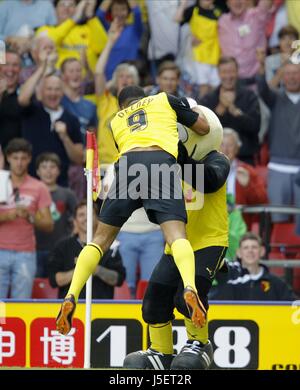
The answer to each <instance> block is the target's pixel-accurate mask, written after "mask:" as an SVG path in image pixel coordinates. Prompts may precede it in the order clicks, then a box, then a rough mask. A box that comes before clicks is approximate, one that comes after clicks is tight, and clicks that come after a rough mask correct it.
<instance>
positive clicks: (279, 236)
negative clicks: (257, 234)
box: [270, 223, 300, 258]
mask: <svg viewBox="0 0 300 390" xmlns="http://www.w3.org/2000/svg"><path fill="white" fill-rule="evenodd" d="M270 246H271V248H272V249H271V251H272V252H274V251H280V252H282V253H284V254H285V256H287V257H293V258H294V257H295V254H296V253H297V252H299V250H300V236H298V235H296V233H295V224H294V223H274V225H273V229H272V233H271V242H270Z"/></svg>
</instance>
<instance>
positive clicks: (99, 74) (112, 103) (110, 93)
mask: <svg viewBox="0 0 300 390" xmlns="http://www.w3.org/2000/svg"><path fill="white" fill-rule="evenodd" d="M121 31H122V27H120V26H119V24H118V23H117V21H113V22H112V23H111V26H110V29H109V32H108V42H107V45H106V46H105V48H104V50H103V52H102V53H101V55H100V57H99V59H98V62H97V65H96V72H95V89H96V95H97V100H96V102H97V107H98V118H99V127H98V137H97V140H98V148H99V156H100V163H101V164H102V166H103V164H104V166H105V165H107V164H112V163H114V162H115V161H116V159H117V157H118V151H117V148H116V144H115V141H114V139H113V136H112V132H111V129H110V121H111V119H112V118H113V117H114V115H115V113H116V112H117V111H118V110H119V105H118V100H117V96H118V94H119V93H120V91H121V90H122V89H123V88H124V87H126V86H129V85H138V84H139V75H138V71H137V69H136V67H135V66H134V65H129V64H120V65H118V66H117V67H116V69H115V71H114V73H113V78H112V80H111V81H110V82H108V83H107V79H106V77H105V67H106V64H107V60H108V58H109V55H110V52H111V50H112V48H113V47H114V45H115V43H116V41H117V40H118V38H119V36H120V34H121Z"/></svg>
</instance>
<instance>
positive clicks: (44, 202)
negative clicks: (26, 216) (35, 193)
mask: <svg viewBox="0 0 300 390" xmlns="http://www.w3.org/2000/svg"><path fill="white" fill-rule="evenodd" d="M39 184H40V190H39V200H38V204H37V208H38V210H40V209H43V208H45V207H50V206H51V203H52V199H51V195H50V192H49V190H48V188H47V187H46V185H45V184H44V183H42V182H40V183H39Z"/></svg>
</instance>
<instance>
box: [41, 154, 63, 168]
mask: <svg viewBox="0 0 300 390" xmlns="http://www.w3.org/2000/svg"><path fill="white" fill-rule="evenodd" d="M44 161H51V162H53V163H54V164H56V165H57V168H58V169H60V166H61V161H60V158H59V156H58V155H57V154H56V153H50V152H45V153H41V154H39V155H38V156H37V158H36V161H35V168H36V169H39V166H40V165H41V163H43V162H44Z"/></svg>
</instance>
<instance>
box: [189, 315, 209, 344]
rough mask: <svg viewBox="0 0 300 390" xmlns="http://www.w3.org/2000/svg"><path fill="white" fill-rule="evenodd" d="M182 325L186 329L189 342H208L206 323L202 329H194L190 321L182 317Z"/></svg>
mask: <svg viewBox="0 0 300 390" xmlns="http://www.w3.org/2000/svg"><path fill="white" fill-rule="evenodd" d="M184 324H185V327H186V332H187V335H188V339H189V340H198V341H201V343H203V344H206V343H207V342H208V323H207V321H206V324H205V325H204V326H203V327H202V328H196V327H195V326H194V324H193V323H192V321H191V320H190V319H189V318H187V317H184Z"/></svg>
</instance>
